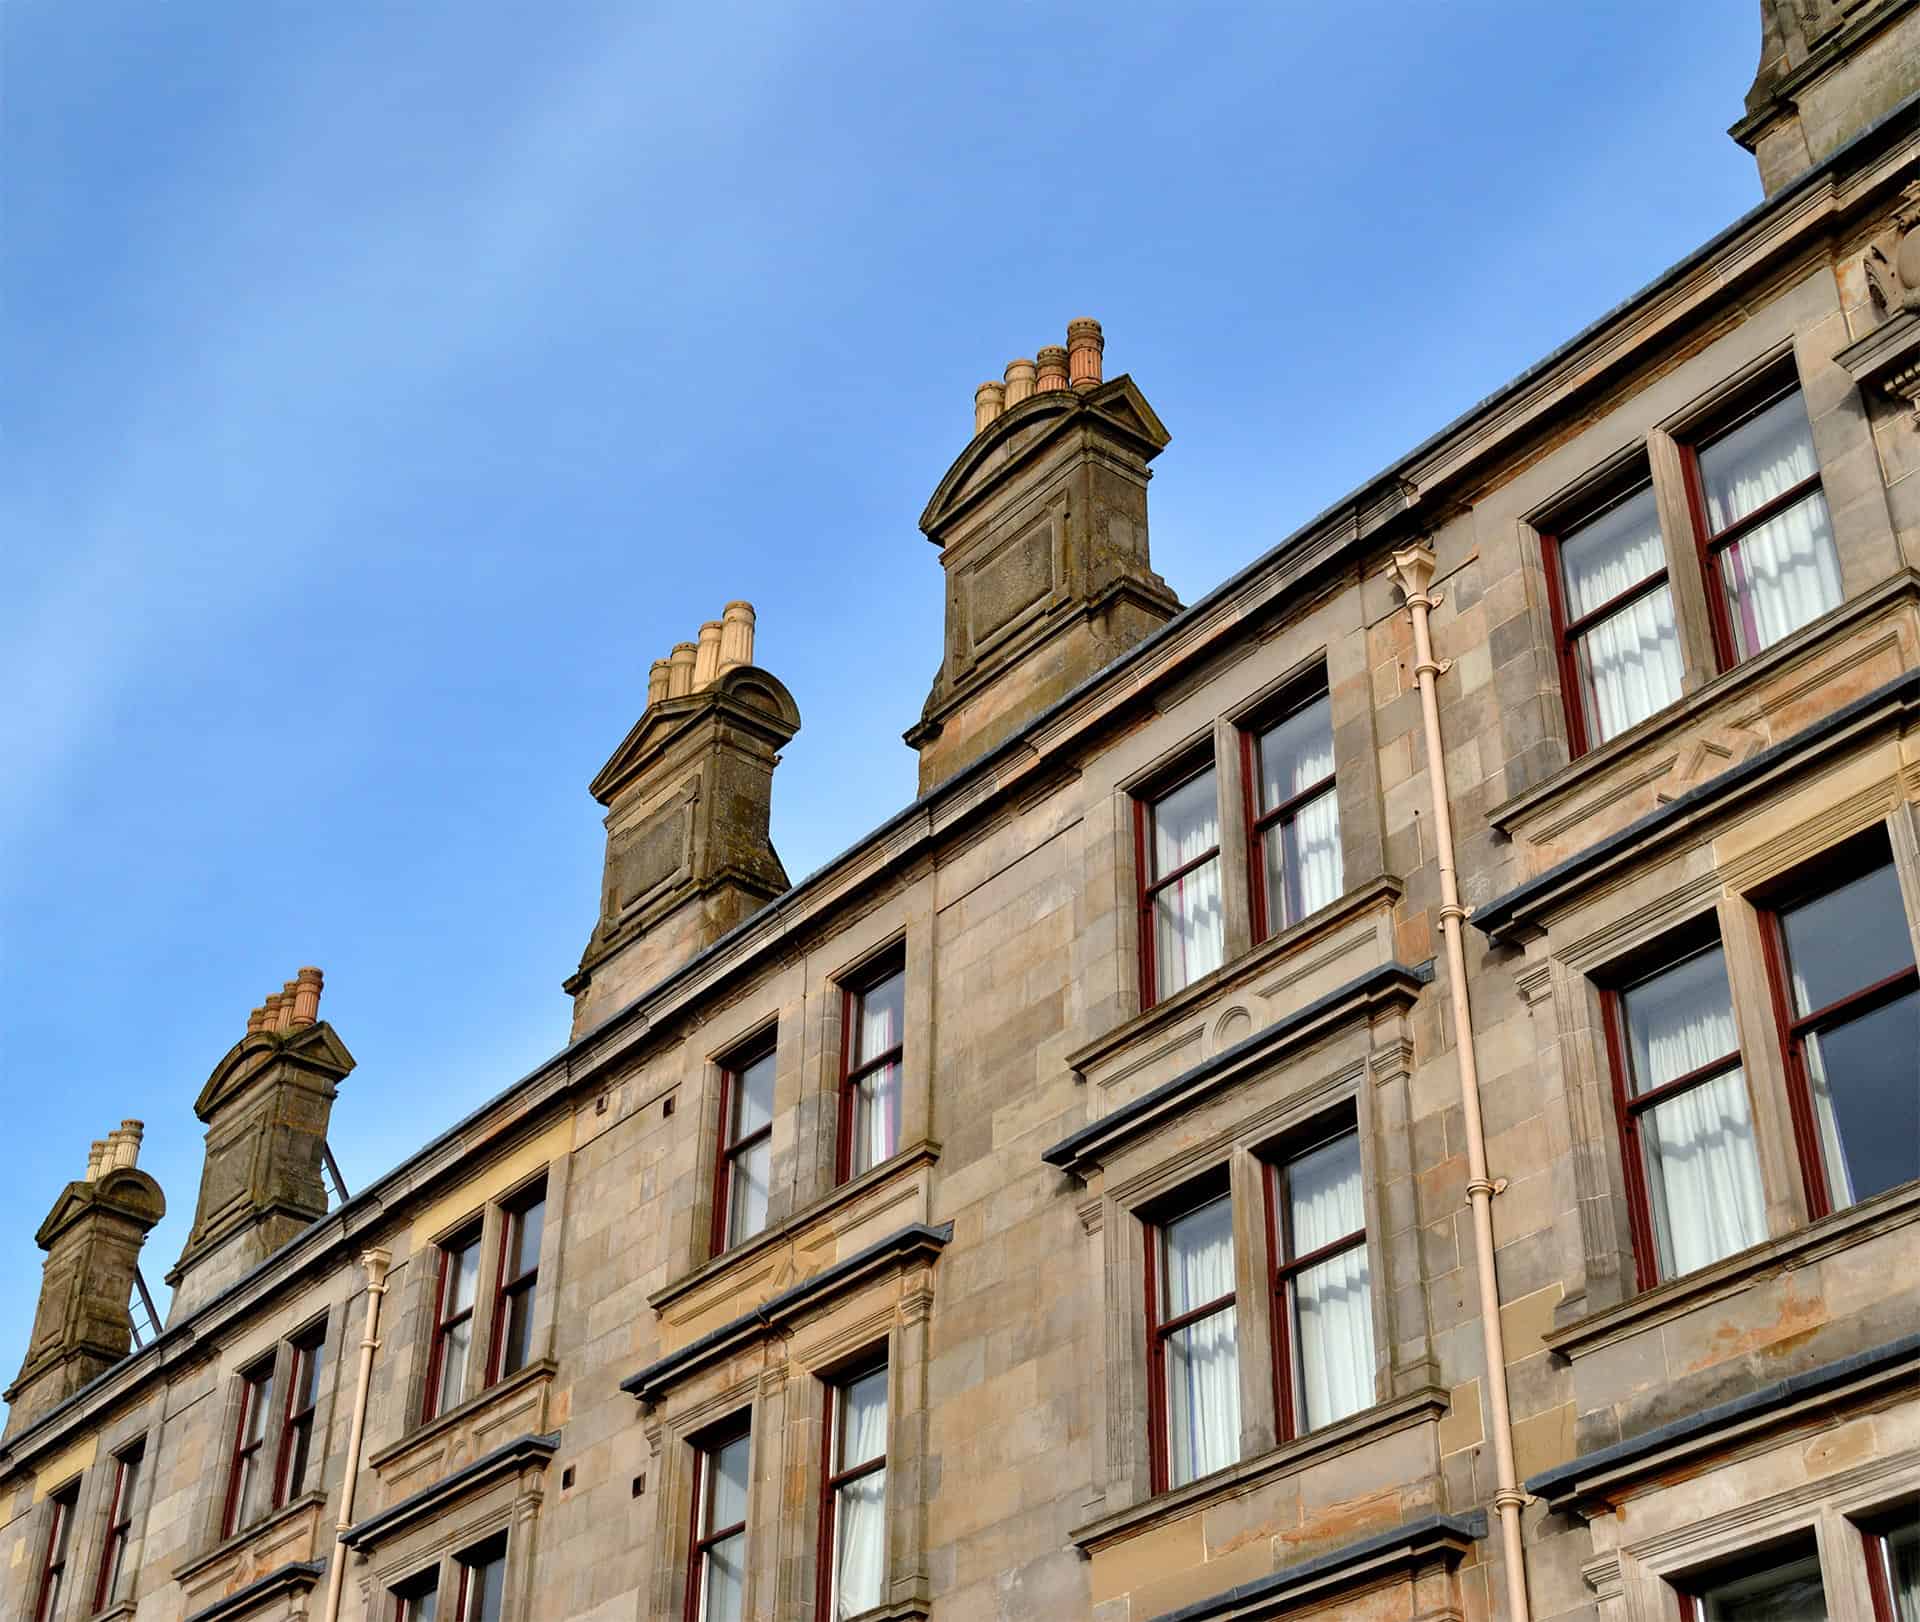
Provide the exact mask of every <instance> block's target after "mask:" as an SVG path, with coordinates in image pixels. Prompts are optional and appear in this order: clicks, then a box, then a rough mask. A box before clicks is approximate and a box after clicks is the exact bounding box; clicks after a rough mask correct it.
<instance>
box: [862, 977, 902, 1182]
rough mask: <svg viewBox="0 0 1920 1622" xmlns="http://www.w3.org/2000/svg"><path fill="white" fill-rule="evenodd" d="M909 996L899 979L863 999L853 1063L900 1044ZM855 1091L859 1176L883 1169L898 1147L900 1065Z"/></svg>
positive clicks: (869, 1078) (864, 1081) (886, 1067)
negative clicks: (906, 1002) (906, 999)
mask: <svg viewBox="0 0 1920 1622" xmlns="http://www.w3.org/2000/svg"><path fill="white" fill-rule="evenodd" d="M905 995H906V980H905V977H904V976H901V975H897V974H896V975H893V976H892V977H891V978H889V979H886V980H883V981H882V982H881V983H880V984H879V985H877V986H874V987H873V988H872V989H871V990H869V991H867V992H865V993H863V994H862V995H861V998H860V1018H859V1026H858V1029H857V1030H856V1032H855V1050H854V1062H855V1064H863V1063H865V1062H866V1061H867V1060H868V1059H871V1058H873V1057H874V1056H875V1055H877V1054H881V1053H885V1052H886V1051H887V1050H888V1049H889V1048H894V1047H898V1046H899V1045H900V1040H901V1035H900V1033H901V1027H902V1023H903V1021H904V1019H905V1015H906V1008H905ZM855 1091H856V1097H855V1100H854V1106H855V1107H854V1122H853V1169H854V1171H855V1172H856V1173H858V1172H863V1171H866V1170H867V1169H868V1168H869V1167H872V1166H877V1165H879V1164H880V1162H881V1161H883V1160H886V1159H888V1158H890V1157H891V1156H892V1154H893V1152H894V1150H896V1149H897V1148H899V1147H900V1065H899V1063H898V1061H895V1062H894V1063H892V1064H886V1065H882V1066H881V1067H880V1068H879V1069H878V1070H875V1071H873V1072H872V1073H870V1074H869V1075H866V1076H863V1077H862V1078H861V1079H860V1081H859V1083H858V1084H857V1086H856V1089H855Z"/></svg>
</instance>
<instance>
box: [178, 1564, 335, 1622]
mask: <svg viewBox="0 0 1920 1622" xmlns="http://www.w3.org/2000/svg"><path fill="white" fill-rule="evenodd" d="M326 1569H327V1563H326V1561H324V1560H289V1561H288V1562H287V1563H286V1564H285V1565H284V1566H276V1567H274V1569H273V1570H272V1571H270V1572H268V1573H267V1574H266V1576H264V1577H261V1578H258V1579H256V1580H255V1581H253V1582H250V1583H248V1584H247V1586H246V1587H245V1588H240V1589H235V1590H234V1592H233V1593H231V1594H229V1595H227V1596H226V1597H225V1598H224V1599H218V1600H215V1601H214V1602H213V1604H211V1605H205V1606H202V1607H201V1608H200V1609H199V1610H197V1611H195V1612H194V1613H193V1615H191V1616H189V1617H187V1618H186V1622H238V1619H239V1618H240V1617H243V1616H249V1615H251V1614H252V1613H253V1612H254V1611H255V1610H257V1609H258V1608H259V1607H260V1606H262V1605H265V1604H266V1603H267V1601H268V1600H271V1599H282V1598H284V1597H285V1596H287V1595H288V1594H302V1593H305V1592H306V1591H307V1590H308V1589H310V1588H312V1587H313V1586H314V1584H316V1583H317V1582H319V1581H320V1578H321V1577H322V1575H323V1574H324V1573H325V1572H326Z"/></svg>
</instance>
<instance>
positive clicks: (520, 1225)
mask: <svg viewBox="0 0 1920 1622" xmlns="http://www.w3.org/2000/svg"><path fill="white" fill-rule="evenodd" d="M501 1215H502V1218H503V1220H502V1222H501V1232H500V1275H499V1278H498V1280H497V1282H496V1285H495V1289H494V1295H493V1334H492V1336H491V1342H492V1344H491V1347H490V1349H489V1351H488V1353H487V1384H488V1385H492V1384H493V1382H494V1381H495V1380H504V1379H505V1378H506V1377H507V1376H508V1375H509V1374H513V1373H516V1372H517V1371H519V1370H520V1369H523V1368H525V1367H526V1366H527V1364H528V1362H529V1361H530V1360H531V1359H532V1357H533V1303H534V1297H535V1294H536V1293H537V1291H538V1290H539V1287H540V1240H541V1237H542V1235H543V1234H544V1233H545V1231H546V1225H547V1187H546V1184H545V1183H541V1184H538V1185H536V1186H535V1187H533V1188H530V1189H528V1190H526V1191H525V1192H524V1193H522V1194H520V1195H518V1196H516V1197H515V1198H514V1199H512V1200H510V1201H509V1202H508V1203H507V1205H506V1208H505V1209H504V1211H503V1212H502V1213H501Z"/></svg>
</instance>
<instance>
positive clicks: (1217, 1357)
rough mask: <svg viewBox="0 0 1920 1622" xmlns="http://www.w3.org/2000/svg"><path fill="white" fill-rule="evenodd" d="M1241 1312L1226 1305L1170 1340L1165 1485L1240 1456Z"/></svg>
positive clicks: (1220, 1466) (1204, 1472)
mask: <svg viewBox="0 0 1920 1622" xmlns="http://www.w3.org/2000/svg"><path fill="white" fill-rule="evenodd" d="M1238 1321H1239V1315H1238V1313H1237V1312H1236V1310H1235V1309H1234V1308H1233V1307H1223V1308H1222V1309H1221V1310H1220V1311H1218V1312H1216V1313H1213V1314H1211V1315H1210V1316H1208V1317H1205V1318H1201V1319H1199V1320H1198V1321H1196V1322H1194V1323H1191V1324H1188V1325H1187V1327H1186V1328H1185V1329H1180V1330H1176V1331H1175V1332H1174V1333H1173V1334H1171V1335H1169V1336H1167V1338H1166V1365H1167V1485H1168V1486H1170V1487H1178V1486H1181V1485H1182V1484H1183V1483H1185V1482H1189V1481H1196V1480H1198V1479H1199V1478H1200V1477H1201V1476H1204V1475H1209V1474H1211V1473H1212V1472H1213V1471H1215V1470H1223V1469H1225V1468H1226V1467H1227V1466H1228V1465H1230V1464H1232V1463H1234V1462H1236V1461H1237V1460H1238V1459H1239V1457H1240V1354H1239V1348H1238V1345H1237V1342H1236V1340H1235V1334H1236V1331H1237V1328H1238Z"/></svg>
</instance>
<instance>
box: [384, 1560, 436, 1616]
mask: <svg viewBox="0 0 1920 1622" xmlns="http://www.w3.org/2000/svg"><path fill="white" fill-rule="evenodd" d="M392 1594H393V1622H438V1618H439V1614H440V1573H439V1571H438V1570H437V1569H436V1570H429V1571H423V1572H421V1573H420V1574H419V1575H418V1576H415V1577H409V1578H408V1579H407V1580H406V1581H405V1582H403V1583H401V1584H400V1585H399V1586H398V1587H396V1588H394V1589H393V1590H392Z"/></svg>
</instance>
